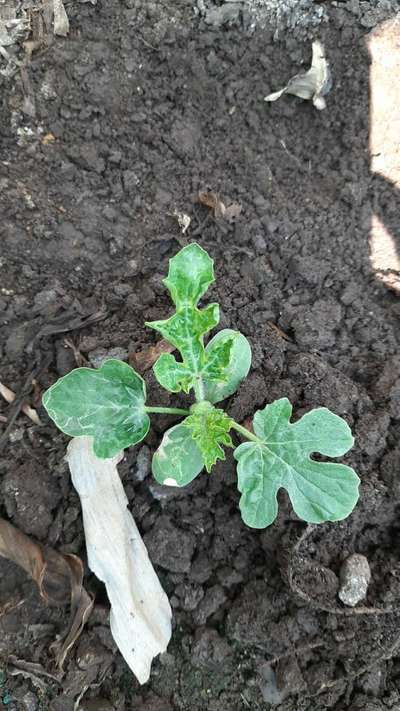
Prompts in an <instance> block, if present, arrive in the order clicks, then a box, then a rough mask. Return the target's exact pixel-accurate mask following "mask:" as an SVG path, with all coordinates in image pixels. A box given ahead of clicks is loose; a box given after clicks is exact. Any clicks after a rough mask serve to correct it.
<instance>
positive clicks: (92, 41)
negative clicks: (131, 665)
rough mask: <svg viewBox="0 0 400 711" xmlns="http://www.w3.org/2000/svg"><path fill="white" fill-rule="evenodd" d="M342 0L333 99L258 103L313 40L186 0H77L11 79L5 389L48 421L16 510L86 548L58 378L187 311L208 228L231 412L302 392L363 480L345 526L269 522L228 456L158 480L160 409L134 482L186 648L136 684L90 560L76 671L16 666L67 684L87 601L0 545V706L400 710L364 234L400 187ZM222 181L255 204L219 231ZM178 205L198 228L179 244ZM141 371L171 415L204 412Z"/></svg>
mask: <svg viewBox="0 0 400 711" xmlns="http://www.w3.org/2000/svg"><path fill="white" fill-rule="evenodd" d="M340 5H341V4H340V3H338V7H337V8H332V12H331V15H330V20H329V22H328V23H325V24H324V25H321V27H320V28H318V36H319V37H320V38H321V39H322V40H323V42H324V43H325V47H326V53H327V56H328V57H329V60H330V63H331V68H332V73H333V80H334V84H333V89H332V91H331V93H330V94H329V95H328V96H327V109H326V110H325V111H320V112H319V111H317V110H315V109H314V107H313V106H312V104H311V102H305V101H301V100H299V99H297V98H295V97H288V96H284V97H282V98H281V99H280V100H279V101H278V102H276V103H274V104H266V103H265V102H263V100H262V99H263V97H264V96H265V95H266V94H268V93H270V92H271V91H274V90H276V89H278V88H280V87H281V86H282V85H283V84H284V83H285V81H286V80H287V79H288V78H289V77H290V76H292V75H293V74H294V73H296V72H298V71H299V70H301V69H302V68H303V69H304V68H307V66H308V63H309V61H310V56H311V44H310V41H309V40H308V41H307V42H304V43H303V42H301V41H300V40H298V39H296V37H295V36H293V35H290V34H286V35H285V36H282V37H280V38H278V39H277V38H276V37H275V38H274V36H273V34H274V33H273V29H269V28H268V27H267V28H264V29H257V28H254V27H253V26H251V23H250V25H249V23H247V24H246V22H244V19H243V17H242V16H241V15H240V14H239V15H238V16H237V19H236V20H235V21H233V22H232V23H231V24H230V25H229V24H228V25H222V26H209V25H207V24H206V23H205V22H204V20H203V19H202V18H201V17H196V16H195V15H194V13H193V7H192V4H191V3H190V2H184V1H183V0H182V1H181V2H180V3H177V4H176V6H174V7H172V8H169V7H168V6H167V5H165V6H164V5H161V4H159V3H148V4H146V3H132V2H126V3H119V2H116V1H110V2H99V3H97V4H93V3H86V4H78V3H75V4H74V7H72V6H67V9H68V12H69V15H70V20H71V31H70V34H69V36H68V37H67V38H65V39H62V38H57V39H55V40H54V41H52V42H51V43H49V45H48V46H44V47H42V48H39V50H37V51H35V52H34V53H33V54H32V57H31V59H30V60H29V61H28V62H27V63H26V67H25V72H24V74H23V81H21V78H20V75H19V74H17V75H15V76H14V77H13V78H12V79H9V78H5V77H0V86H1V94H0V112H1V124H0V135H1V145H2V149H1V164H0V171H1V175H0V185H1V194H0V200H1V212H2V219H1V224H0V232H1V294H0V319H1V334H2V338H1V348H2V353H1V355H2V372H1V380H2V381H3V382H4V383H5V384H6V385H8V387H10V388H12V389H13V390H14V391H15V392H17V394H19V393H21V392H22V391H23V392H25V393H27V394H28V399H29V401H30V403H31V404H32V405H33V406H34V407H36V408H37V409H38V412H39V414H40V417H41V418H42V420H43V426H41V427H39V426H37V425H34V424H33V423H32V422H31V421H30V420H29V419H28V418H26V417H25V416H24V415H23V414H22V413H21V414H19V415H18V417H17V418H16V419H15V422H14V424H13V425H12V427H11V428H9V429H8V430H7V431H6V427H7V422H2V423H0V427H1V428H2V430H0V435H1V432H3V433H4V432H6V436H5V437H4V438H3V440H2V453H1V456H2V460H1V464H0V474H1V484H0V486H1V514H2V515H3V516H4V517H6V518H7V519H8V520H10V521H11V522H12V523H14V525H15V526H17V527H19V528H20V529H21V530H22V531H24V532H25V533H26V534H28V535H29V536H32V537H33V538H34V539H36V540H38V541H40V542H41V543H42V544H43V545H46V546H51V547H53V548H55V549H57V550H59V551H63V552H69V553H75V554H77V555H78V556H80V557H81V558H82V559H83V561H85V546H84V535H83V527H82V519H81V512H80V505H79V499H78V497H77V495H76V493H75V491H74V490H73V488H72V485H71V482H70V478H69V472H68V469H67V465H66V463H65V462H64V460H63V457H64V454H65V448H66V444H67V438H66V437H64V436H63V435H62V434H61V433H59V432H58V431H56V429H55V427H54V426H53V425H52V423H51V422H50V421H49V420H48V418H47V416H46V413H45V412H44V410H43V408H41V405H40V398H41V394H42V392H43V390H44V389H45V388H47V387H48V386H49V385H50V384H52V383H53V382H54V381H55V380H56V379H57V378H58V377H59V376H61V375H64V374H65V373H67V372H68V371H69V370H71V369H72V368H73V367H75V366H76V364H77V363H78V364H82V363H86V362H89V363H91V364H98V363H99V362H100V360H101V358H102V357H104V354H110V351H111V355H114V356H115V355H117V357H118V356H119V357H123V358H128V357H130V358H131V360H132V354H135V353H137V352H138V351H142V350H143V349H146V348H147V347H148V346H150V345H152V344H154V343H155V342H156V336H155V334H154V332H152V331H150V330H149V329H146V328H145V327H144V321H145V320H149V321H150V320H153V319H158V318H164V317H166V315H167V314H168V313H170V311H171V304H170V301H169V298H168V296H167V294H166V292H165V289H164V287H163V285H162V283H161V279H162V277H163V275H165V273H166V270H167V268H168V259H169V258H170V257H171V256H173V255H174V254H175V253H176V252H177V251H178V249H179V248H180V247H181V246H183V245H185V244H187V243H188V242H190V241H192V240H196V241H197V242H198V243H199V244H200V245H202V246H203V247H204V248H205V249H207V250H208V251H209V253H210V254H211V255H212V257H213V258H214V259H215V264H216V276H217V280H216V283H215V285H214V286H213V287H212V288H211V289H210V290H209V293H208V295H207V299H208V298H209V299H210V300H213V301H218V302H219V303H220V305H221V312H222V317H221V326H222V327H233V328H238V329H240V330H241V331H242V332H243V333H244V334H245V335H246V336H247V338H248V339H249V341H250V342H251V345H252V349H253V367H252V370H251V374H250V375H249V377H248V379H247V381H246V382H245V383H244V384H243V385H242V386H241V388H240V390H239V392H238V393H237V394H236V395H235V396H233V397H232V398H230V400H229V401H228V402H227V409H228V411H229V412H230V413H232V415H233V416H234V417H235V418H236V420H238V421H239V422H243V421H245V420H246V419H247V418H248V417H249V416H251V415H252V413H253V412H254V410H255V409H256V408H261V407H263V406H264V405H265V404H266V403H267V402H270V401H272V400H274V399H276V398H278V397H282V396H287V397H289V398H290V400H291V401H292V403H293V405H294V412H295V417H296V418H297V417H299V416H301V414H303V413H304V412H305V411H307V410H309V409H310V408H312V407H315V406H319V405H324V406H326V407H329V408H330V409H331V410H333V411H334V412H336V413H337V414H339V415H341V416H343V417H344V418H345V419H346V420H347V421H348V423H349V424H350V425H351V427H352V429H353V431H354V434H355V437H356V444H355V447H354V448H353V449H352V450H351V452H350V453H349V454H348V455H347V456H346V457H344V459H343V461H345V462H346V463H347V464H349V465H351V466H353V467H354V468H355V469H356V470H357V472H358V474H359V475H360V478H361V482H362V483H361V496H360V501H359V503H358V505H357V507H356V509H355V511H354V512H353V514H352V515H351V516H350V517H349V518H348V519H347V520H345V521H343V522H340V523H337V524H327V525H321V526H314V527H313V526H310V527H306V526H305V524H304V523H302V522H300V521H299V520H298V519H297V518H296V516H295V515H294V513H293V511H292V508H291V505H290V502H289V501H288V499H287V498H286V496H285V494H283V493H282V495H281V496H280V509H279V515H278V518H277V520H276V522H275V523H274V524H273V525H272V526H270V527H269V528H267V529H266V530H265V531H257V530H251V529H249V528H247V527H246V526H245V525H244V524H243V522H242V521H241V518H240V515H239V511H238V501H239V494H238V491H237V488H236V476H235V467H234V462H233V459H232V456H231V455H230V454H228V455H227V459H226V461H225V462H221V463H219V464H218V466H216V467H215V469H214V471H213V473H212V474H211V475H206V474H202V475H201V476H200V477H199V478H198V479H197V480H196V481H195V482H193V483H192V484H191V485H190V486H189V487H187V488H186V489H184V490H181V491H178V492H177V491H176V490H175V489H172V490H169V489H168V488H162V487H160V486H158V485H156V484H155V482H154V480H153V479H152V476H151V473H150V463H151V455H152V452H153V451H154V449H155V447H156V446H157V442H158V441H159V439H160V436H161V435H162V432H163V431H164V430H165V428H166V427H167V426H170V425H171V424H172V423H173V422H174V421H175V420H174V418H166V417H163V418H158V419H156V418H154V419H153V427H152V429H151V432H150V434H149V435H148V437H147V438H146V440H145V442H144V443H142V444H141V445H140V446H138V447H137V448H132V449H131V450H128V451H127V452H126V457H125V459H124V461H123V463H122V464H121V466H120V472H121V476H122V479H123V482H124V486H125V490H126V493H127V496H128V498H129V505H130V509H131V511H132V514H133V516H134V518H135V520H136V522H137V524H138V526H139V528H140V531H141V533H142V534H143V535H144V538H145V541H146V544H147V546H148V550H149V553H150V557H151V559H152V561H153V563H154V564H155V566H156V569H157V572H158V574H159V576H160V578H161V581H162V584H163V586H164V588H165V590H166V592H167V594H168V596H169V598H170V600H171V605H172V607H173V636H172V640H171V643H170V645H169V647H168V651H167V653H166V654H164V655H162V656H161V658H159V659H157V660H156V661H155V662H154V664H153V668H152V674H151V678H150V681H149V682H148V683H147V684H146V685H145V686H143V687H140V686H139V684H138V683H137V682H136V681H135V678H134V677H133V675H132V674H131V673H130V671H129V669H128V667H127V666H126V664H125V662H124V661H123V659H122V658H121V656H120V655H119V654H118V652H117V651H116V649H115V646H114V645H113V641H112V638H111V635H110V631H109V626H108V602H107V597H106V594H105V590H104V587H103V586H102V584H101V583H99V582H98V581H97V580H96V579H95V578H94V576H93V575H91V574H90V572H89V571H88V570H87V569H86V574H85V586H86V587H87V589H88V590H89V591H91V592H92V593H94V594H95V595H96V603H95V607H94V611H93V613H92V615H91V617H90V619H89V621H88V623H87V625H86V627H85V629H84V631H83V632H82V635H81V637H80V639H79V640H78V642H77V643H76V645H75V647H74V648H73V649H72V651H71V653H70V654H69V657H68V660H67V663H66V665H65V673H64V675H63V676H62V678H61V681H60V683H59V684H58V683H56V682H55V681H52V680H51V679H49V678H46V677H43V676H40V678H39V682H40V684H41V685H39V686H38V684H39V682H38V680H37V675H36V676H35V675H33V677H32V678H30V677H29V676H26V674H25V675H21V673H19V674H18V675H15V673H16V666H15V664H14V666H13V665H11V664H10V663H9V661H10V660H9V655H15V657H17V658H18V659H24V660H26V661H29V662H37V663H40V664H42V666H43V667H44V668H45V669H46V670H47V671H48V672H50V673H54V672H55V667H54V657H53V655H52V653H51V650H50V645H51V643H52V642H53V641H54V640H55V639H56V637H57V635H60V634H61V633H62V631H63V630H64V629H65V627H66V625H67V623H68V612H69V611H68V608H55V607H51V606H46V604H45V603H44V602H43V600H41V598H40V596H39V594H38V592H37V588H36V586H35V585H34V583H33V582H31V581H30V579H28V578H27V576H26V575H25V574H24V572H23V571H22V570H21V569H20V568H18V567H17V566H15V565H14V564H12V563H9V562H7V561H5V560H4V559H2V560H1V563H0V571H1V580H0V605H1V613H0V615H1V617H0V624H1V628H2V634H1V640H0V653H1V660H2V668H3V672H2V675H1V678H0V699H1V701H0V706H1V703H2V704H3V706H4V707H5V708H9V709H18V711H19V710H20V709H21V710H22V711H24V710H28V711H35V709H40V710H45V709H50V710H52V711H70V710H72V709H74V708H78V705H77V699H78V698H79V697H80V696H82V701H81V702H80V706H79V708H80V709H86V711H94V710H95V709H97V711H111V710H112V709H117V710H120V709H121V710H122V709H137V710H138V711H171V710H172V709H176V710H178V711H189V710H190V711H192V710H199V711H200V710H203V709H204V711H216V710H218V711H219V710H220V709H224V710H225V709H226V710H227V711H236V710H239V709H240V710H242V709H244V710H246V709H252V710H258V709H269V708H271V704H272V706H273V707H274V708H277V709H278V711H311V710H312V711H322V710H323V709H350V710H351V711H358V710H359V709H360V710H361V709H363V710H365V711H381V710H382V709H397V710H399V709H400V656H399V655H398V651H399V644H400V627H399V624H400V545H399V518H398V514H399V505H400V483H399V482H400V479H399V473H400V448H399V444H398V442H399V440H400V396H399V393H400V359H399V356H398V345H399V344H398V341H399V328H398V319H399V315H400V306H399V300H398V295H397V294H396V292H395V291H394V290H393V289H389V288H387V285H386V284H385V283H383V282H382V279H381V277H382V275H381V274H377V273H376V272H375V271H374V269H373V268H372V266H371V262H370V249H369V236H370V230H371V219H372V215H373V214H376V215H378V216H379V219H380V221H381V223H382V224H383V225H384V226H385V229H386V230H387V231H388V232H389V233H390V235H391V237H392V240H396V239H397V237H398V229H399V224H400V220H399V214H400V213H399V210H398V209H397V208H398V206H399V199H398V196H397V195H396V190H395V188H394V187H393V185H392V184H391V183H390V182H389V181H385V179H383V178H381V177H379V176H377V175H374V174H373V173H372V172H371V167H370V155H369V131H370V126H369V115H370V106H369V103H370V99H369V64H370V58H369V52H368V32H369V31H370V30H369V29H366V28H365V27H362V26H361V25H360V24H359V23H358V21H357V18H356V17H355V16H354V15H352V14H351V13H349V12H347V11H345V10H344V9H343V8H341V7H340ZM393 81H395V78H393ZM205 189H211V190H213V191H215V192H217V193H218V194H219V196H220V198H221V199H222V200H223V202H224V203H225V204H226V205H230V204H232V203H238V204H239V205H240V206H241V212H240V214H239V215H237V216H236V219H232V220H231V221H228V220H224V219H215V218H214V217H213V215H212V214H211V213H210V211H209V210H208V209H207V208H206V207H205V206H203V205H201V204H200V203H199V201H198V192H199V191H200V190H205ZM174 210H178V211H179V212H182V213H187V214H188V215H189V216H190V217H191V225H190V227H189V229H188V230H187V231H186V232H185V233H184V234H182V233H181V230H180V228H179V225H178V223H177V220H176V219H175V218H174V217H173V216H172V215H173V213H174ZM233 212H234V213H235V212H238V211H237V210H233ZM396 220H397V225H396ZM396 230H397V232H396ZM390 283H391V282H390V281H389V285H390ZM112 349H117V350H112ZM32 378H33V379H34V382H33V383H32ZM145 379H146V381H147V386H148V391H149V401H150V402H151V403H152V404H163V405H171V406H172V405H174V404H178V405H179V404H181V403H184V402H185V398H184V397H181V396H176V397H175V396H169V394H168V393H166V392H164V391H161V389H160V388H159V386H158V385H157V384H156V382H155V380H154V377H153V376H152V373H151V371H147V372H146V373H145ZM24 388H25V390H23V389H24ZM1 408H2V414H3V419H5V418H9V416H10V413H12V410H11V409H10V407H9V406H7V405H6V403H3V404H2V405H1ZM353 552H356V553H361V554H364V555H365V556H367V558H368V560H369V563H370V566H371V572H372V579H371V584H370V586H369V590H368V595H367V599H366V600H365V601H364V602H363V603H361V609H358V608H355V609H352V608H346V607H344V606H343V605H342V603H340V601H339V600H338V597H337V592H338V587H339V571H340V566H341V563H342V562H343V560H344V559H346V557H348V555H349V554H351V553H353ZM17 671H18V667H17ZM19 671H20V670H19Z"/></svg>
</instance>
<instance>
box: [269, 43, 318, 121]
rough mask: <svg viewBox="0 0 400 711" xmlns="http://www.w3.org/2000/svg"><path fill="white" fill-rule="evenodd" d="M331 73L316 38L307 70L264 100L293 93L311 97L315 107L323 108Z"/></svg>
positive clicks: (271, 99)
mask: <svg viewBox="0 0 400 711" xmlns="http://www.w3.org/2000/svg"><path fill="white" fill-rule="evenodd" d="M331 84H332V82H331V73H330V70H329V64H328V62H327V60H326V57H325V50H324V46H323V44H322V43H321V42H319V41H318V40H316V41H315V42H313V43H312V61H311V67H310V69H309V70H308V71H307V72H303V73H301V74H296V75H295V76H294V77H292V78H291V79H290V80H289V81H288V83H287V85H286V86H285V87H284V88H283V89H281V90H280V91H275V92H274V93H272V94H269V95H268V96H266V97H265V99H264V101H276V100H277V99H279V98H280V97H281V96H282V94H294V96H298V97H300V99H309V100H310V99H311V100H312V102H313V104H314V106H315V108H316V109H319V110H321V109H325V107H326V102H325V99H324V95H325V94H327V93H328V91H329V90H330V88H331Z"/></svg>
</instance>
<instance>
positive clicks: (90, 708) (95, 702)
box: [79, 698, 114, 711]
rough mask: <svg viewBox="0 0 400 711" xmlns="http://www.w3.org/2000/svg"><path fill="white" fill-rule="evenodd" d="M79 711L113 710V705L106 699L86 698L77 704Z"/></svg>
mask: <svg viewBox="0 0 400 711" xmlns="http://www.w3.org/2000/svg"><path fill="white" fill-rule="evenodd" d="M79 708H80V709H81V711H113V709H114V706H113V704H112V703H111V702H110V701H107V699H99V698H97V699H88V700H87V701H83V702H81V704H80V705H79Z"/></svg>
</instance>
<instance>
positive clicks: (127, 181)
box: [122, 170, 140, 193]
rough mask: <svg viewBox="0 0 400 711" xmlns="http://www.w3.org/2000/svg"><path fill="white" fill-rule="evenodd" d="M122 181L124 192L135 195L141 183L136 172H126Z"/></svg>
mask: <svg viewBox="0 0 400 711" xmlns="http://www.w3.org/2000/svg"><path fill="white" fill-rule="evenodd" d="M122 181H123V184H124V190H125V191H126V192H127V193H133V192H135V189H136V188H137V186H138V185H139V183H140V178H138V176H137V175H136V173H135V171H134V170H124V173H123V176H122Z"/></svg>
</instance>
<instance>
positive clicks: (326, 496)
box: [234, 398, 359, 528]
mask: <svg viewBox="0 0 400 711" xmlns="http://www.w3.org/2000/svg"><path fill="white" fill-rule="evenodd" d="M291 415H292V406H291V404H290V402H289V400H287V399H286V398H282V399H281V400H276V401H275V402H273V403H272V404H271V405H267V407H265V408H264V410H259V411H258V412H256V414H255V416H254V420H253V427H254V432H255V434H256V435H257V436H258V437H259V438H260V441H259V442H258V443H257V442H246V443H244V444H241V445H240V446H239V447H238V448H237V449H236V450H235V453H234V456H235V459H237V461H238V488H239V491H240V492H241V493H242V496H241V499H240V509H241V512H242V517H243V520H244V521H245V523H247V525H248V526H251V527H252V528H264V527H265V526H269V525H270V524H271V523H272V522H273V521H274V519H275V517H276V514H277V510H278V505H277V500H276V495H277V492H278V490H279V489H280V488H281V487H283V488H284V489H286V490H287V492H288V494H289V497H290V500H291V502H292V505H293V508H294V510H295V512H296V514H297V515H298V516H299V517H300V518H302V519H304V520H305V521H308V522H309V523H322V522H323V521H339V520H341V519H343V518H346V516H348V515H349V514H350V513H351V511H352V510H353V508H354V506H355V505H356V503H357V500H358V485H359V478H358V476H357V474H356V473H355V472H354V470H353V469H351V468H350V467H348V466H346V465H344V464H336V463H333V462H317V461H315V460H313V459H311V458H310V455H311V454H312V453H313V452H319V453H320V454H323V455H326V456H331V457H337V456H341V455H342V454H344V453H345V452H347V451H348V450H349V449H350V448H351V447H352V446H353V442H354V440H353V437H352V434H351V431H350V428H349V426H348V425H347V423H346V422H345V421H344V420H342V418H341V417H338V416H337V415H334V414H333V413H332V412H330V411H329V410H327V409H326V408H325V407H321V408H317V409H315V410H312V411H311V412H309V413H307V414H306V415H304V416H303V417H302V418H301V420H299V421H298V422H295V423H294V424H291V423H290V421H289V420H290V417H291Z"/></svg>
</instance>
